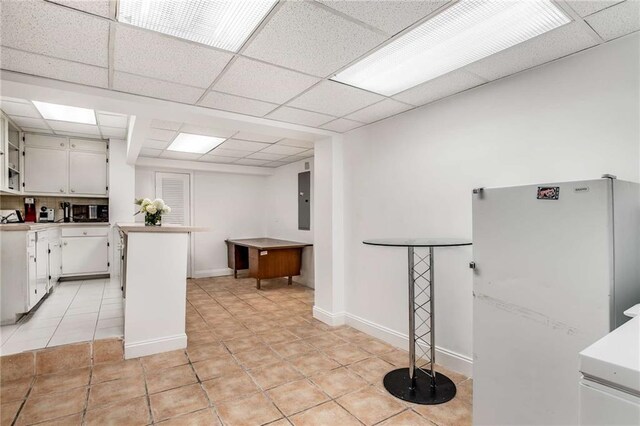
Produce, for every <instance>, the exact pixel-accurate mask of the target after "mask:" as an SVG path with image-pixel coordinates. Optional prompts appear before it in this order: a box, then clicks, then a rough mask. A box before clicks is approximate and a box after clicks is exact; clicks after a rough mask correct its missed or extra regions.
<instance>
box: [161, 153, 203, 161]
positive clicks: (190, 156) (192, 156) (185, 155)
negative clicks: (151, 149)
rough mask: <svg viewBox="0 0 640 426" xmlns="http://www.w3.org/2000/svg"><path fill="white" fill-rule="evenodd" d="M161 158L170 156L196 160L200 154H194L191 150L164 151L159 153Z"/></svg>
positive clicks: (178, 158) (177, 158) (175, 158)
mask: <svg viewBox="0 0 640 426" xmlns="http://www.w3.org/2000/svg"><path fill="white" fill-rule="evenodd" d="M160 157H161V158H171V159H172V160H197V159H198V158H200V157H202V154H194V153H192V152H178V151H164V152H162V154H160Z"/></svg>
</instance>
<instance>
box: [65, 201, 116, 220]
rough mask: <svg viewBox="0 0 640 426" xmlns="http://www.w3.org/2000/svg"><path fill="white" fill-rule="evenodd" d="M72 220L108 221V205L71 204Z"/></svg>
mask: <svg viewBox="0 0 640 426" xmlns="http://www.w3.org/2000/svg"><path fill="white" fill-rule="evenodd" d="M71 210H72V212H73V221H74V222H108V221H109V206H107V205H98V204H74V205H73V206H71Z"/></svg>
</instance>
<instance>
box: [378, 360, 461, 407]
mask: <svg viewBox="0 0 640 426" xmlns="http://www.w3.org/2000/svg"><path fill="white" fill-rule="evenodd" d="M435 375H436V387H435V389H432V388H431V377H430V376H429V375H428V374H426V373H425V372H423V371H422V370H418V369H416V386H415V388H413V389H411V379H410V378H409V369H408V368H399V369H397V370H393V371H391V372H389V373H387V375H386V376H384V387H385V388H386V389H387V390H388V391H389V393H390V394H391V395H393V396H395V397H396V398H400V399H402V400H404V401H409V402H413V403H415V404H423V405H436V404H442V403H444V402H447V401H450V400H452V399H453V397H454V396H456V385H455V384H454V383H453V382H452V381H451V379H450V378H448V377H447V376H445V375H443V374H440V373H435Z"/></svg>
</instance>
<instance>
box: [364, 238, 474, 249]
mask: <svg viewBox="0 0 640 426" xmlns="http://www.w3.org/2000/svg"><path fill="white" fill-rule="evenodd" d="M363 243H365V244H368V245H370V246H388V247H457V246H470V245H471V241H470V240H465V239H463V238H375V239H371V240H364V241H363Z"/></svg>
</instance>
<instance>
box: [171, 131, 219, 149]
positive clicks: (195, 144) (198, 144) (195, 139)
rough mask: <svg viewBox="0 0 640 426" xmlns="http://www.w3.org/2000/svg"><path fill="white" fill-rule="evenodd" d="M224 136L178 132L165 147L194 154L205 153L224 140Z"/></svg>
mask: <svg viewBox="0 0 640 426" xmlns="http://www.w3.org/2000/svg"><path fill="white" fill-rule="evenodd" d="M225 140H226V139H225V138H215V137H213V136H202V135H193V134H191V133H180V134H178V136H176V138H175V139H174V140H173V142H172V143H171V145H169V147H168V148H167V150H168V151H180V152H193V153H194V154H206V153H207V152H209V151H211V150H212V149H213V148H215V147H216V146H218V145H220V144H221V143H222V142H224V141H225Z"/></svg>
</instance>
